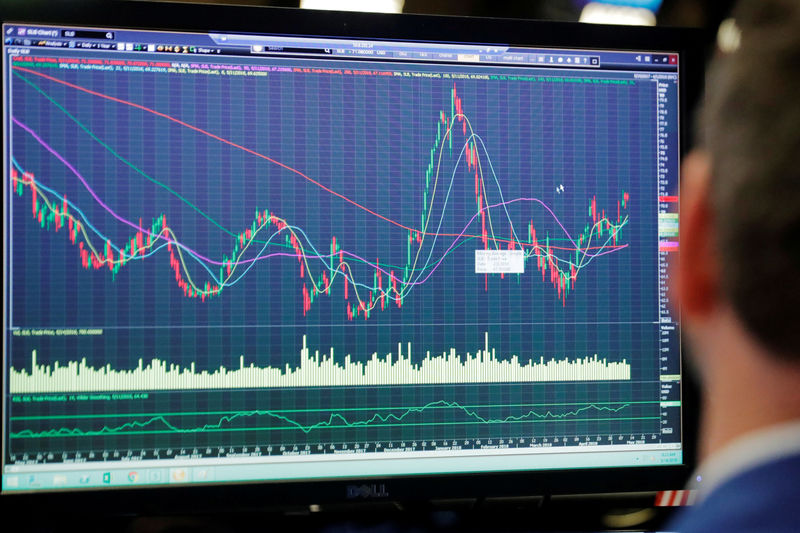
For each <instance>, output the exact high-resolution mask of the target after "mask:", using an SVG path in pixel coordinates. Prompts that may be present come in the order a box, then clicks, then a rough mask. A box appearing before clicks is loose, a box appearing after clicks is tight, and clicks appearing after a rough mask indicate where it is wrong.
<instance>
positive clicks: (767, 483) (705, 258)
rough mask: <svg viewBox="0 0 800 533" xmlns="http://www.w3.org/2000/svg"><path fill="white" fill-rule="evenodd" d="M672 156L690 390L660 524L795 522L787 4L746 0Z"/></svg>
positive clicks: (795, 27) (798, 124)
mask: <svg viewBox="0 0 800 533" xmlns="http://www.w3.org/2000/svg"><path fill="white" fill-rule="evenodd" d="M734 17H735V19H736V23H737V26H738V27H739V29H740V31H741V44H740V47H739V48H738V49H737V50H736V51H734V52H732V53H729V54H724V55H720V56H718V57H717V58H715V59H714V61H713V62H712V65H711V67H710V71H709V75H708V77H707V80H706V99H705V102H704V108H703V110H702V112H701V114H700V117H699V119H700V129H699V133H700V140H701V146H702V148H700V149H698V150H695V151H694V152H693V153H692V154H691V155H690V156H689V157H688V158H687V159H686V161H685V162H684V166H683V176H682V187H683V195H682V198H683V205H682V206H681V261H680V266H679V267H678V271H677V276H675V278H676V279H675V280H674V282H675V285H674V286H675V288H676V289H677V292H678V294H679V299H680V302H681V305H682V313H683V319H684V321H685V330H684V331H685V332H686V335H687V337H688V339H689V342H690V345H691V347H692V353H691V354H690V362H691V364H692V365H693V366H694V367H696V369H697V372H698V375H699V378H700V383H701V387H702V389H703V405H702V413H701V421H700V424H701V431H700V445H699V446H700V447H699V453H700V467H699V468H698V470H697V472H696V474H695V476H696V479H695V480H694V481H693V482H694V483H695V484H696V487H695V488H697V489H698V501H697V503H696V504H695V506H694V507H690V508H687V509H686V510H684V511H683V512H682V513H680V514H678V516H677V517H676V519H675V520H674V521H673V523H672V524H671V527H670V528H669V530H670V531H673V530H674V531H680V532H682V533H690V532H703V533H709V532H716V531H720V532H726V533H736V532H739V531H759V532H761V531H764V532H784V531H786V532H788V531H800V2H798V1H797V0H745V1H743V2H741V3H740V4H739V5H738V6H737V8H736V10H735V11H734Z"/></svg>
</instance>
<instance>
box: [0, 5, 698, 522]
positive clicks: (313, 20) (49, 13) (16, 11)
mask: <svg viewBox="0 0 800 533" xmlns="http://www.w3.org/2000/svg"><path fill="white" fill-rule="evenodd" d="M0 19H2V22H3V23H6V22H18V23H40V24H56V25H72V26H100V27H107V28H117V27H118V28H134V29H135V28H138V29H150V30H165V31H175V30H179V31H191V32H243V33H264V34H283V35H296V36H309V35H317V36H327V37H343V38H353V37H358V38H370V39H386V40H422V41H431V42H436V41H438V42H442V41H444V42H468V43H482V44H484V43H487V44H488V43H498V44H506V45H519V46H531V47H567V48H575V49H579V48H600V49H609V50H636V49H642V50H651V51H672V52H677V53H679V54H680V64H679V73H680V79H681V84H680V98H681V101H682V105H681V110H682V116H681V117H680V118H681V132H680V133H681V151H682V155H683V153H685V151H686V150H687V147H688V146H690V144H691V128H690V127H689V124H690V122H691V120H690V119H691V116H690V114H689V113H688V112H687V110H689V109H691V108H693V107H694V104H695V103H696V102H698V100H699V98H700V94H701V90H702V82H703V73H704V63H705V57H704V49H705V45H706V39H705V36H704V34H703V32H701V31H700V30H693V29H685V28H662V27H631V26H604V25H591V24H577V23H566V22H551V21H533V20H512V19H497V18H464V17H447V16H431V15H407V14H405V15H385V14H366V13H355V12H335V11H332V12H328V11H326V12H319V11H308V10H297V9H291V8H274V7H270V8H268V7H249V6H232V5H210V4H186V3H176V4H168V3H151V2H103V1H89V2H80V3H72V2H39V1H29V2H22V3H19V4H15V5H12V6H8V5H6V6H3V7H2V8H0ZM2 60H3V61H5V57H3V58H2ZM4 259H6V258H5V250H4ZM684 354H685V351H684ZM684 369H685V368H684ZM683 377H684V380H683V387H682V394H683V398H682V401H683V420H682V440H683V444H684V448H683V452H684V463H683V464H682V465H676V466H658V467H616V468H602V469H579V470H538V471H525V472H492V473H486V472H481V473H475V474H448V475H412V476H403V477H390V478H358V477H354V478H352V479H335V480H305V481H291V482H286V481H280V482H268V481H267V482H264V481H260V482H248V483H238V484H219V485H207V486H179V487H156V488H153V487H143V488H135V489H129V488H113V489H102V490H94V489H87V490H79V491H74V490H73V491H63V492H41V493H24V494H13V493H11V494H10V493H4V494H3V496H2V499H3V500H4V503H12V504H15V505H23V506H28V505H30V506H37V507H38V506H47V507H45V508H50V509H60V510H62V511H66V512H70V511H72V512H76V513H79V514H80V513H81V512H85V510H86V509H87V502H90V503H91V508H92V509H94V510H95V512H97V510H98V509H99V510H100V511H99V512H101V513H130V512H133V513H137V514H163V513H165V512H196V511H198V510H202V511H203V512H213V511H229V510H231V509H237V510H248V509H252V510H259V509H261V510H263V509H267V508H272V509H280V508H286V507H287V506H296V505H307V504H324V503H336V502H345V501H348V500H352V499H353V498H356V499H359V500H360V499H363V498H367V499H374V500H387V499H390V500H400V501H423V500H424V501H430V500H436V499H448V500H449V499H460V498H473V499H474V498H478V499H480V498H487V497H513V496H520V495H544V496H550V495H559V494H587V495H588V494H598V493H617V492H628V493H632V492H642V491H655V490H665V489H676V488H680V487H681V486H682V485H683V483H684V481H685V479H686V478H687V476H688V475H689V473H690V472H691V469H692V467H693V464H694V457H695V434H696V431H695V427H696V406H697V405H698V402H697V401H696V398H695V397H694V396H695V395H694V394H693V392H692V391H693V389H694V388H693V387H692V386H691V385H689V384H687V379H686V378H687V376H686V375H685V374H684V376H683ZM4 402H5V397H4ZM364 485H366V486H367V487H368V488H373V487H374V488H375V490H374V491H373V492H372V494H371V495H370V490H353V487H362V486H364Z"/></svg>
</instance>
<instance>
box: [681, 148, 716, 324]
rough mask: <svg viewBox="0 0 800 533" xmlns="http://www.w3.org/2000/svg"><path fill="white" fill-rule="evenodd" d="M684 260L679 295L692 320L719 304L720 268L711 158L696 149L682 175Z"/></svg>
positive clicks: (688, 159) (685, 164) (709, 311)
mask: <svg viewBox="0 0 800 533" xmlns="http://www.w3.org/2000/svg"><path fill="white" fill-rule="evenodd" d="M681 182H682V183H681V189H682V191H681V214H680V243H681V244H680V261H679V266H678V276H677V278H678V279H677V280H674V282H676V283H675V285H677V287H675V288H677V291H676V292H677V295H678V299H679V301H680V304H681V311H682V312H683V313H684V316H686V317H688V318H689V319H692V318H703V317H707V316H708V315H709V314H710V313H711V312H712V311H713V310H714V308H715V306H716V305H717V304H718V303H719V302H718V298H719V290H720V282H719V279H720V271H719V265H720V263H719V258H718V256H717V249H716V233H715V228H714V214H713V209H712V205H711V197H710V186H711V159H710V157H709V155H708V154H707V153H706V152H702V151H694V152H692V153H691V154H689V156H688V157H687V158H686V159H685V160H684V163H683V166H682V176H681Z"/></svg>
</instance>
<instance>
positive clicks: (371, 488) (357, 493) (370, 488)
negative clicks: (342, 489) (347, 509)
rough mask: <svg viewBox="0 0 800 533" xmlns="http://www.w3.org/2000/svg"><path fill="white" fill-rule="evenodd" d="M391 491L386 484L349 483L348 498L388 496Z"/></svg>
mask: <svg viewBox="0 0 800 533" xmlns="http://www.w3.org/2000/svg"><path fill="white" fill-rule="evenodd" d="M388 496H389V492H387V490H386V485H383V484H380V485H347V499H349V500H352V499H355V498H387V497H388Z"/></svg>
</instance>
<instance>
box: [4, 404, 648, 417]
mask: <svg viewBox="0 0 800 533" xmlns="http://www.w3.org/2000/svg"><path fill="white" fill-rule="evenodd" d="M657 403H661V402H660V401H659V400H646V401H636V402H634V401H629V402H592V403H591V404H590V405H592V406H602V405H620V404H626V405H637V404H657ZM567 405H583V406H586V402H565V403H497V404H478V405H462V406H460V407H462V408H465V409H496V408H499V407H564V406H567ZM450 408H451V406H449V405H428V406H422V407H417V406H415V407H403V406H399V405H398V406H388V407H332V408H330V409H270V410H269V412H270V413H321V412H328V411H399V410H411V409H450ZM263 413H265V412H261V414H263ZM249 414H260V412H259V411H182V412H173V413H123V414H120V413H117V414H109V413H101V414H90V415H43V416H12V417H10V420H11V421H12V422H16V421H19V420H68V419H71V420H75V419H79V420H88V419H91V418H123V417H126V418H133V417H145V416H203V415H240V416H241V415H249Z"/></svg>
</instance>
